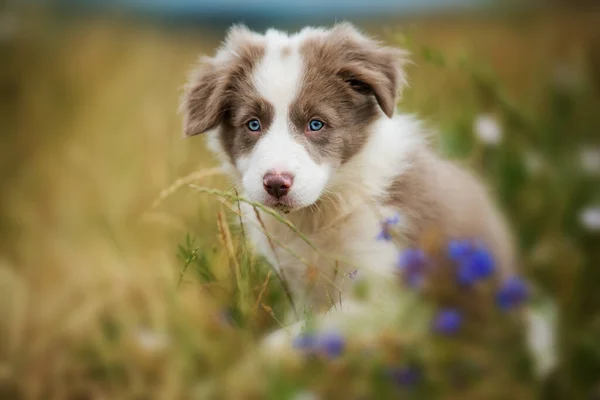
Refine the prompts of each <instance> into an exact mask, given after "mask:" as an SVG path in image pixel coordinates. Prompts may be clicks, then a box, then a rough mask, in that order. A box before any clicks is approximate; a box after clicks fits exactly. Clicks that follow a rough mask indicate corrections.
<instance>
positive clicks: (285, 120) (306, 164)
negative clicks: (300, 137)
mask: <svg viewBox="0 0 600 400" xmlns="http://www.w3.org/2000/svg"><path fill="white" fill-rule="evenodd" d="M265 36H266V43H267V45H266V49H265V56H264V58H263V59H262V60H261V62H260V64H259V65H258V66H257V68H256V72H255V74H254V77H253V85H254V87H255V88H256V90H257V92H258V93H259V94H260V95H261V96H262V97H263V98H264V99H265V100H267V101H268V102H269V103H270V104H272V105H273V106H274V108H275V117H274V120H273V121H272V123H271V125H270V126H269V128H268V130H267V131H266V132H264V133H262V136H261V137H260V139H259V140H258V143H257V144H256V146H255V147H254V149H253V150H252V152H251V153H250V154H249V155H247V156H244V157H240V158H239V159H238V160H237V161H236V167H237V169H238V171H242V185H243V188H244V191H245V194H246V196H248V197H249V198H250V199H251V200H254V201H259V202H262V203H267V204H268V203H269V202H270V201H273V199H271V198H270V196H269V195H268V194H267V193H266V192H265V190H264V188H263V177H264V176H265V174H267V173H269V172H276V173H289V174H291V175H292V176H293V177H294V184H293V185H292V187H291V190H290V192H289V194H288V196H287V197H288V199H289V202H290V203H291V205H293V207H304V206H307V205H310V204H312V203H314V202H315V201H317V199H318V198H319V196H320V195H321V192H322V191H323V189H324V187H325V184H326V183H327V181H328V179H329V176H330V173H331V167H330V166H329V165H327V164H317V163H316V162H315V161H314V160H313V159H312V158H311V157H310V155H309V154H308V152H307V151H306V149H305V148H304V147H303V146H302V145H301V144H299V143H298V142H297V141H295V140H294V138H293V137H292V133H291V132H290V125H291V122H290V121H289V115H288V110H289V109H290V105H291V103H292V102H293V101H294V99H295V98H296V95H297V93H298V89H299V86H300V84H301V79H302V74H303V61H302V58H301V55H300V50H299V44H300V42H299V38H300V36H297V35H296V36H292V37H288V36H287V35H286V34H284V33H281V32H278V31H275V30H269V31H267V33H266V35H265ZM284 47H287V48H288V49H289V53H288V54H287V55H286V56H285V57H284V56H283V55H282V50H283V49H284Z"/></svg>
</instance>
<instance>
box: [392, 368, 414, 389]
mask: <svg viewBox="0 0 600 400" xmlns="http://www.w3.org/2000/svg"><path fill="white" fill-rule="evenodd" d="M388 374H389V377H390V378H391V380H392V381H393V382H394V383H395V384H396V385H398V386H400V387H414V386H415V385H417V384H418V383H419V381H420V380H421V371H420V370H419V369H418V368H417V367H416V366H414V365H403V366H401V367H396V368H391V369H389V370H388Z"/></svg>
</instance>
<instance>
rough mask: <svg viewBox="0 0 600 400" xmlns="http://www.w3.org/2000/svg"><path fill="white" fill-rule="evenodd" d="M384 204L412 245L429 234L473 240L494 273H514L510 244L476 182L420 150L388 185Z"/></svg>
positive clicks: (488, 200) (494, 211)
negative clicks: (398, 217)
mask: <svg viewBox="0 0 600 400" xmlns="http://www.w3.org/2000/svg"><path fill="white" fill-rule="evenodd" d="M388 193H389V197H388V200H387V203H388V204H389V205H392V206H394V207H397V208H398V209H399V210H401V212H402V215H403V216H405V217H406V219H407V222H408V227H407V228H406V229H405V230H404V232H403V233H404V234H405V235H406V238H407V239H408V242H409V244H410V245H416V244H418V243H417V242H418V241H419V240H421V239H422V238H423V237H424V236H426V235H428V234H429V233H432V234H438V235H441V238H440V239H442V240H443V241H444V242H447V241H449V240H451V239H461V238H463V239H476V240H481V241H482V242H483V243H485V244H486V245H487V246H489V248H490V250H491V251H492V253H493V254H494V255H495V257H496V260H497V262H498V265H499V266H500V267H501V268H500V269H501V270H502V271H503V272H504V273H507V272H509V271H512V270H514V269H515V266H514V263H515V255H514V249H513V243H511V241H510V235H509V232H508V229H507V227H506V226H505V224H504V221H503V219H502V218H501V216H500V215H499V213H498V211H497V210H496V208H495V207H494V205H493V204H492V202H491V201H490V199H489V195H488V194H487V193H486V190H485V188H484V187H483V186H482V185H481V184H480V183H479V182H478V181H477V179H476V178H475V177H474V176H472V175H471V174H469V173H468V172H466V171H465V170H464V169H462V168H460V167H458V166H457V165H455V164H454V163H452V162H449V161H447V160H443V159H441V158H439V157H438V156H437V155H435V154H434V153H433V152H432V151H431V150H430V149H428V148H425V147H422V148H420V149H419V150H418V151H417V152H415V154H413V156H412V160H411V167H410V168H409V170H407V171H406V172H405V173H403V174H402V175H400V176H398V177H397V178H396V180H395V181H394V182H393V184H392V185H391V187H390V189H389V191H388Z"/></svg>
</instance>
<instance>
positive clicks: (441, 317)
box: [433, 308, 463, 336]
mask: <svg viewBox="0 0 600 400" xmlns="http://www.w3.org/2000/svg"><path fill="white" fill-rule="evenodd" d="M462 322H463V316H462V314H461V313H460V312H459V311H458V310H456V309H453V308H448V309H444V310H442V311H440V312H439V313H438V315H437V316H436V317H435V319H434V321H433V331H434V332H435V333H439V334H442V335H447V336H450V335H454V334H456V333H457V332H458V331H459V330H460V328H461V326H462Z"/></svg>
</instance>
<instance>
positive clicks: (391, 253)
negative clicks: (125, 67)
mask: <svg viewBox="0 0 600 400" xmlns="http://www.w3.org/2000/svg"><path fill="white" fill-rule="evenodd" d="M405 62H406V52H404V51H402V50H400V49H396V48H392V47H387V46H384V45H382V44H381V43H379V42H377V41H375V40H373V39H371V38H369V37H367V36H365V35H364V34H362V33H360V32H359V31H358V30H357V29H355V28H354V27H353V26H352V25H350V24H348V23H342V24H338V25H335V26H334V27H333V28H331V29H323V28H305V29H303V30H301V31H300V32H299V33H296V34H293V35H288V34H285V33H282V32H279V31H276V30H268V31H267V32H266V33H265V34H264V35H263V34H258V33H254V32H251V31H250V30H248V29H247V28H245V27H242V26H236V27H233V28H232V29H231V30H230V31H229V33H228V34H227V37H226V40H225V41H224V43H223V45H222V46H221V47H220V48H219V49H218V51H217V53H216V55H215V56H214V57H207V58H203V59H202V60H201V62H200V63H199V65H198V66H197V67H196V68H195V70H194V74H193V75H192V77H191V79H190V81H189V82H188V84H187V86H186V91H185V96H184V99H183V102H182V111H183V113H184V136H186V137H189V136H193V135H197V134H200V133H205V135H206V136H207V139H208V145H209V147H210V148H211V149H212V150H213V151H214V152H215V153H216V155H217V156H218V157H219V158H220V161H221V162H222V164H223V166H224V167H225V168H226V170H227V171H229V173H230V174H231V177H232V178H233V180H234V182H235V184H236V187H237V189H238V190H239V192H240V193H241V194H242V195H243V196H244V197H246V198H247V199H249V200H251V201H253V202H257V203H261V204H263V205H264V206H267V207H269V208H272V209H274V210H277V212H279V213H280V214H283V215H285V216H286V218H288V219H289V220H290V221H291V223H292V224H293V225H294V226H295V227H296V228H297V230H298V231H299V232H300V234H298V232H295V231H294V230H292V229H290V227H289V226H287V225H285V224H282V223H281V222H280V221H279V220H278V219H277V218H275V217H274V216H273V215H271V213H265V212H263V211H260V210H257V209H255V208H254V207H252V206H250V205H248V204H244V205H243V206H244V207H243V213H244V216H245V218H246V219H247V221H248V224H247V225H248V226H249V227H251V228H252V229H251V230H250V236H251V240H252V242H253V243H254V245H255V247H256V248H257V249H258V251H259V252H260V253H262V254H263V255H264V256H265V257H266V258H267V260H268V261H269V262H270V263H271V264H272V265H273V266H274V268H275V269H276V271H277V272H278V273H279V274H280V276H281V277H282V278H283V279H284V280H285V281H286V282H287V284H288V285H289V289H290V291H291V293H292V297H293V300H294V306H295V308H296V310H298V311H299V312H300V313H301V312H302V311H306V310H309V311H310V312H315V313H322V315H323V316H321V317H319V323H320V324H321V325H323V326H329V327H334V328H336V329H337V328H339V329H344V324H347V323H349V321H355V322H356V321H362V322H360V325H362V326H363V327H368V329H380V328H381V327H382V324H383V325H385V321H389V320H390V319H391V318H390V315H389V310H390V309H391V308H393V307H396V308H398V307H399V306H398V304H399V303H398V302H397V300H398V299H394V298H393V295H392V294H391V293H394V292H397V291H398V289H397V282H396V280H395V277H394V271H395V269H396V265H397V259H398V250H399V249H398V244H397V243H392V242H390V241H385V240H377V239H376V238H377V236H378V234H379V232H380V230H381V228H382V225H381V221H382V220H384V219H386V218H390V217H396V216H397V217H398V219H399V223H398V228H399V230H400V232H401V234H402V238H403V244H404V245H405V246H413V245H417V244H418V241H419V240H420V239H421V238H422V237H423V236H424V235H427V234H428V232H433V233H435V234H436V235H438V237H439V238H441V239H442V240H449V239H460V238H463V239H478V240H480V241H482V242H483V243H485V244H486V245H487V246H488V248H489V249H490V250H491V252H492V253H493V255H494V256H495V259H496V262H497V266H498V268H499V270H500V273H501V274H503V275H507V274H510V273H511V271H512V269H513V268H514V265H515V254H514V249H513V244H512V242H511V236H510V235H509V232H508V229H507V227H506V225H505V223H504V222H503V219H502V218H501V216H500V215H499V213H498V211H497V210H496V208H495V207H494V205H493V203H492V201H491V200H490V198H489V196H488V195H487V193H486V190H485V189H484V187H483V186H482V185H481V184H480V183H478V181H477V180H476V179H475V178H474V177H473V176H472V175H471V174H469V173H468V172H467V171H465V170H463V169H462V168H460V167H459V166H457V165H455V164H453V163H451V162H449V161H446V160H444V159H442V158H440V157H439V156H438V155H436V154H435V153H434V152H433V151H432V150H431V148H430V147H429V146H428V144H427V141H426V140H425V135H424V129H423V128H422V127H421V125H420V123H419V122H418V121H417V120H415V119H413V118H412V117H410V116H407V115H402V114H398V113H397V112H396V102H397V100H398V95H399V92H400V90H401V89H402V87H403V86H404V84H405V76H404V73H403V69H402V66H403V64H404V63H405ZM265 231H266V232H267V233H265ZM357 271H358V274H359V275H360V276H361V279H365V280H367V281H368V282H369V286H370V287H371V288H372V290H370V292H369V293H370V295H369V296H368V298H367V299H363V300H365V301H362V302H360V303H358V302H356V301H353V300H352V299H351V296H350V292H351V290H352V289H351V286H352V281H353V279H351V277H353V276H354V275H355V274H356V273H357ZM392 286H393V287H392ZM332 305H333V306H332ZM356 315H360V316H361V318H358V317H356V318H355V316H356ZM380 317H381V318H380ZM364 318H368V319H369V321H370V322H369V323H364ZM301 326H302V322H300V323H296V324H295V325H294V326H293V327H292V328H291V330H289V331H287V332H286V331H283V330H282V331H278V332H276V333H275V334H273V335H271V337H270V338H269V339H268V340H267V343H268V345H269V346H276V345H281V344H282V343H286V342H287V340H288V339H289V335H288V333H291V334H292V336H293V334H295V333H297V332H298V331H299V330H300V329H301ZM365 329H367V328H365Z"/></svg>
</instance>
